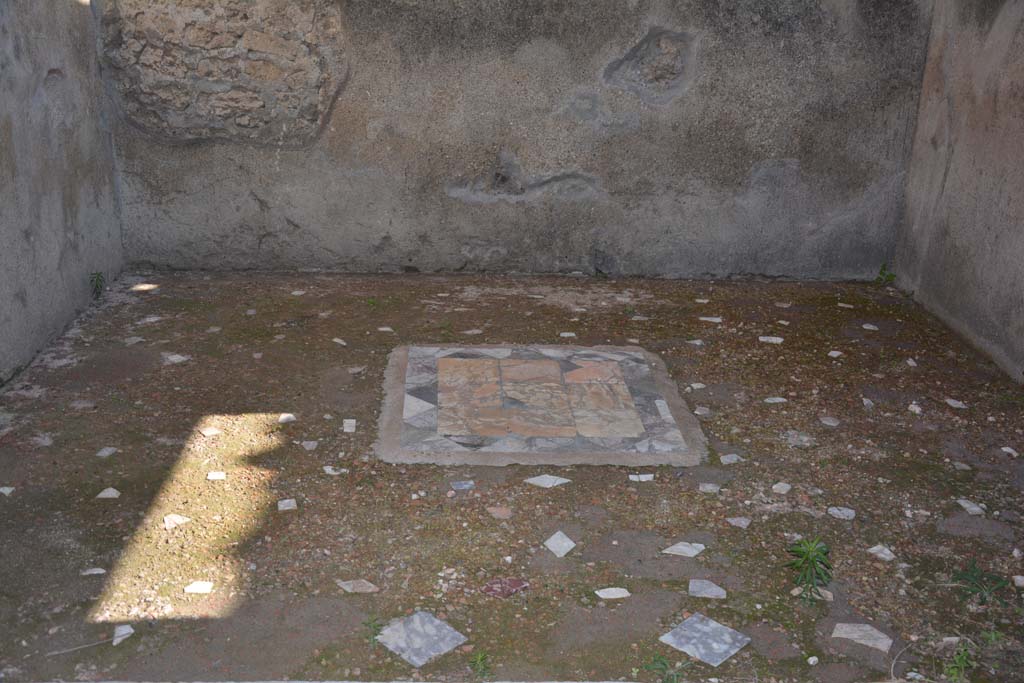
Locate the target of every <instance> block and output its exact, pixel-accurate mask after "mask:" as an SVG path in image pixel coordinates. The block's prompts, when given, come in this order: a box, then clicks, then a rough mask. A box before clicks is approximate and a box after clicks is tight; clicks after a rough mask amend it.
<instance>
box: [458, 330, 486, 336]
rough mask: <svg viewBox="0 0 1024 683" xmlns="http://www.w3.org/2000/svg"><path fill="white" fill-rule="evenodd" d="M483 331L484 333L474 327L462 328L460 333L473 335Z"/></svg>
mask: <svg viewBox="0 0 1024 683" xmlns="http://www.w3.org/2000/svg"><path fill="white" fill-rule="evenodd" d="M483 333H484V331H483V330H478V329H476V328H474V329H472V330H463V331H462V334H465V335H469V336H475V335H478V334H483Z"/></svg>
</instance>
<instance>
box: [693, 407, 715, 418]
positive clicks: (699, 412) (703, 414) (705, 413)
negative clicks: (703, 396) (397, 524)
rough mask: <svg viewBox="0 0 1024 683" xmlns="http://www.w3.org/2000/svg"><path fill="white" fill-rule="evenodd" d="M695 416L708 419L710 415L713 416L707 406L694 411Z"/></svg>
mask: <svg viewBox="0 0 1024 683" xmlns="http://www.w3.org/2000/svg"><path fill="white" fill-rule="evenodd" d="M693 414H694V415H696V416H698V417H708V416H709V415H711V409H710V408H707V407H705V406H697V408H696V409H695V410H694V411H693Z"/></svg>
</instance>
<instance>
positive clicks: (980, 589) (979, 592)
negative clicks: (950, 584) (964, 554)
mask: <svg viewBox="0 0 1024 683" xmlns="http://www.w3.org/2000/svg"><path fill="white" fill-rule="evenodd" d="M953 580H954V581H956V582H957V583H959V584H960V587H961V588H962V589H963V591H964V593H965V594H966V595H967V596H968V597H974V596H977V598H978V602H980V603H981V604H982V605H987V604H988V601H989V600H992V599H995V600H996V601H997V602H999V604H1000V605H1003V606H1006V601H1005V600H1003V599H1002V598H1001V597H999V596H998V595H997V593H998V592H999V591H1001V590H1003V589H1004V588H1006V587H1008V586H1009V585H1010V582H1009V581H1007V580H1006V579H1005V578H1004V577H1002V576H999V575H998V574H991V573H989V572H986V571H982V570H981V568H980V567H978V563H977V562H976V561H975V560H971V564H970V565H969V566H968V567H967V569H965V570H964V571H962V572H957V573H956V574H954V575H953Z"/></svg>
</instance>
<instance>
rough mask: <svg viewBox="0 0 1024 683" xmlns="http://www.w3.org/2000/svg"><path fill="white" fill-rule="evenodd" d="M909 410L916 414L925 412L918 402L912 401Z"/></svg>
mask: <svg viewBox="0 0 1024 683" xmlns="http://www.w3.org/2000/svg"><path fill="white" fill-rule="evenodd" d="M907 410H909V411H910V412H912V413H913V414H914V415H920V414H921V413H922V412H924V411H923V410H921V406H919V405H917V404H916V403H911V404H910V405H909V406H907Z"/></svg>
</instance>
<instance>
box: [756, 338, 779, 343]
mask: <svg viewBox="0 0 1024 683" xmlns="http://www.w3.org/2000/svg"><path fill="white" fill-rule="evenodd" d="M757 340H758V341H759V342H764V343H765V344H781V343H782V342H783V341H784V340H783V338H782V337H758V338H757Z"/></svg>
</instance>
